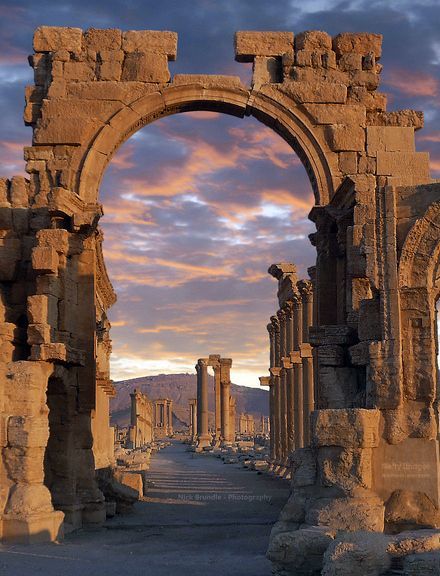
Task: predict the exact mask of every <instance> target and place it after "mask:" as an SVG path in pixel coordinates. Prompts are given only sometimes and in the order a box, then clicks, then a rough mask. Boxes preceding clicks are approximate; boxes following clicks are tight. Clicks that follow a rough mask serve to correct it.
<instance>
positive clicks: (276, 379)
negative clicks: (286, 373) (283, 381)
mask: <svg viewBox="0 0 440 576" xmlns="http://www.w3.org/2000/svg"><path fill="white" fill-rule="evenodd" d="M270 372H271V375H272V377H271V382H272V384H271V387H272V388H273V389H274V418H273V423H274V462H273V463H274V464H275V465H280V463H281V426H280V422H281V394H280V372H281V368H277V367H274V368H271V369H270Z"/></svg>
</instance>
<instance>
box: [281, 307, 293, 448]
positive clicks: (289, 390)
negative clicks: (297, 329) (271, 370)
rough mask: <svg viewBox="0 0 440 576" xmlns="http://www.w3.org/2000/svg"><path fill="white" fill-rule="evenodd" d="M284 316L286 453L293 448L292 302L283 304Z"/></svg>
mask: <svg viewBox="0 0 440 576" xmlns="http://www.w3.org/2000/svg"><path fill="white" fill-rule="evenodd" d="M283 309H284V311H285V316H286V326H287V328H286V357H285V359H284V360H283V368H284V370H285V372H286V396H287V408H286V410H287V414H286V418H287V454H290V453H291V452H292V451H293V450H294V449H295V422H294V420H295V394H294V374H293V365H292V364H291V362H290V354H291V352H292V351H293V332H294V326H293V303H292V302H290V301H289V302H286V303H285V305H284V308H283Z"/></svg>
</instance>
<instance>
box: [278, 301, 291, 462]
mask: <svg viewBox="0 0 440 576" xmlns="http://www.w3.org/2000/svg"><path fill="white" fill-rule="evenodd" d="M277 316H278V320H279V322H280V360H281V362H280V368H281V373H280V396H281V399H280V407H281V414H280V426H281V464H282V465H283V466H286V465H287V457H288V449H287V444H288V439H287V369H286V368H285V361H284V359H285V358H286V354H287V346H286V344H287V341H286V340H287V338H286V337H287V318H286V313H285V311H284V310H278V312H277Z"/></svg>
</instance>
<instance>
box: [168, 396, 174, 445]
mask: <svg viewBox="0 0 440 576" xmlns="http://www.w3.org/2000/svg"><path fill="white" fill-rule="evenodd" d="M167 404H168V434H169V435H170V436H172V435H173V434H174V429H173V401H172V400H168V401H167Z"/></svg>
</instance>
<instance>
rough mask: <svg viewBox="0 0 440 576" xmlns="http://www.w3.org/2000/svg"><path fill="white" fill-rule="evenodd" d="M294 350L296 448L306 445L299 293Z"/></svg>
mask: <svg viewBox="0 0 440 576" xmlns="http://www.w3.org/2000/svg"><path fill="white" fill-rule="evenodd" d="M293 310H294V322H293V348H294V350H293V352H292V353H291V361H292V364H293V380H294V384H293V385H294V397H295V400H294V401H295V423H294V428H295V448H303V447H304V414H303V410H304V390H303V373H302V359H301V352H300V349H301V345H302V340H303V318H302V300H301V296H300V295H299V294H294V296H293Z"/></svg>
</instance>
